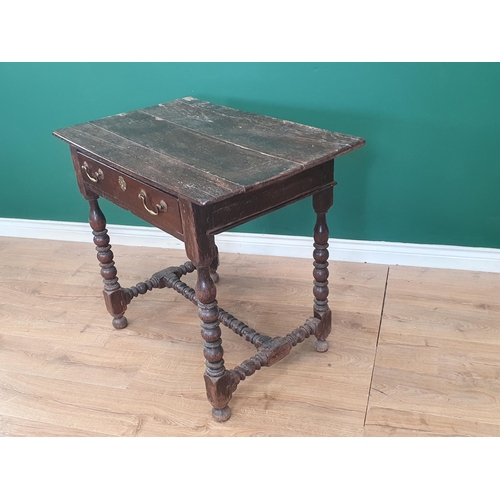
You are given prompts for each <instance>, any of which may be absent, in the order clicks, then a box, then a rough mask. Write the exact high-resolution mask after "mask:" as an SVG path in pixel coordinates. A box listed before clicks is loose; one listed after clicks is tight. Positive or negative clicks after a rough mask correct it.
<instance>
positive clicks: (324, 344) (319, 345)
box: [314, 340, 328, 352]
mask: <svg viewBox="0 0 500 500" xmlns="http://www.w3.org/2000/svg"><path fill="white" fill-rule="evenodd" d="M314 345H315V347H316V350H317V351H318V352H326V351H328V341H327V340H316V342H314Z"/></svg>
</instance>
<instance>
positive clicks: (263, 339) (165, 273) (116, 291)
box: [54, 97, 365, 422]
mask: <svg viewBox="0 0 500 500" xmlns="http://www.w3.org/2000/svg"><path fill="white" fill-rule="evenodd" d="M54 135H55V136H56V137H59V138H60V139H62V140H63V141H66V142H67V143H68V144H69V145H70V150H71V156H72V159H73V165H74V168H75V172H76V178H77V181H78V186H79V188H80V191H81V193H82V195H83V196H84V197H85V199H87V200H88V202H89V204H90V216H89V222H90V226H91V228H92V232H93V235H94V243H95V245H96V250H97V259H98V261H99V265H100V268H101V275H102V278H103V281H104V292H103V293H104V300H105V303H106V307H107V309H108V311H109V313H110V314H111V316H113V326H114V327H115V328H117V329H119V328H125V327H126V326H127V320H126V318H125V316H124V313H125V310H126V309H127V306H128V304H129V303H130V302H131V301H132V299H133V298H134V297H137V296H138V295H139V294H144V293H146V292H148V291H150V290H152V289H153V288H165V287H167V288H172V289H174V290H175V291H176V292H178V293H180V294H181V295H183V296H184V297H185V298H187V299H189V300H190V301H192V302H193V303H194V304H195V305H196V306H197V307H198V315H199V318H200V320H201V336H202V338H203V345H204V351H203V352H204V355H205V360H206V371H205V384H206V389H207V397H208V400H209V401H210V403H211V404H212V407H213V408H212V414H213V417H214V418H215V420H217V421H220V422H222V421H224V420H227V419H228V418H229V417H230V415H231V411H230V409H229V406H228V403H229V401H230V399H231V396H232V394H233V392H234V391H235V390H236V388H237V386H238V384H239V383H240V382H241V381H242V380H245V378H246V377H248V376H250V375H252V374H253V373H255V371H256V370H259V369H260V368H261V367H262V366H266V367H267V366H271V365H273V364H274V363H276V362H277V361H280V360H281V359H283V358H284V357H285V356H287V355H288V354H289V353H290V350H291V348H292V347H293V346H295V345H297V344H298V343H300V342H303V341H304V340H305V339H306V338H307V337H309V336H311V335H314V336H315V337H316V349H317V350H318V351H319V352H324V351H326V350H327V349H328V343H327V340H326V339H327V337H328V335H329V333H330V330H331V312H330V309H329V307H328V298H327V297H328V226H327V222H326V214H327V212H328V209H329V208H330V207H331V206H332V203H333V186H334V185H335V181H334V178H333V163H334V158H336V157H337V156H340V155H342V154H345V153H348V152H350V151H352V150H354V149H357V148H359V147H361V146H363V145H364V144H365V140H364V139H362V138H359V137H353V136H350V135H345V134H339V133H335V132H329V131H327V130H321V129H317V128H314V127H309V126H306V125H301V124H297V123H292V122H289V121H285V120H278V119H275V118H270V117H267V116H260V115H256V114H251V113H246V112H242V111H238V110H236V109H232V108H228V107H223V106H217V105H214V104H211V103H209V102H206V101H201V100H199V99H195V98H192V97H185V98H183V99H177V100H175V101H171V102H167V103H164V104H159V105H157V106H152V107H148V108H144V109H140V110H136V111H132V112H128V113H120V114H118V115H115V116H110V117H107V118H103V119H101V120H96V121H91V122H88V123H83V124H80V125H75V126H72V127H68V128H64V129H61V130H57V131H55V132H54ZM99 196H102V197H103V198H106V199H107V200H109V201H111V202H113V203H115V204H116V205H119V206H120V207H122V208H125V209H127V210H129V211H131V212H132V213H133V214H135V215H136V216H138V217H140V218H141V219H143V220H145V221H147V222H150V223H151V224H153V225H154V226H156V227H158V228H159V229H161V230H163V231H165V232H167V233H169V234H171V235H173V236H175V237H176V238H178V239H179V240H181V241H183V242H184V245H185V249H186V254H187V256H188V258H189V259H190V261H189V262H186V263H185V264H183V265H180V266H178V267H169V268H167V269H164V270H162V271H159V272H157V273H156V274H154V275H153V276H152V277H151V278H149V279H147V280H145V281H144V282H141V283H138V284H137V285H135V286H132V287H130V288H123V287H122V286H120V284H119V282H118V277H117V271H116V268H115V263H114V261H113V258H114V257H113V252H112V251H111V246H110V244H109V242H110V239H109V236H108V232H107V229H106V219H105V217H104V215H103V213H102V211H101V209H100V208H99V204H98V198H99ZM308 196H312V203H313V208H314V211H315V212H316V214H317V221H316V225H315V227H314V251H313V259H314V262H313V265H314V269H313V277H314V281H313V283H314V286H313V295H314V305H313V315H312V317H310V318H308V319H307V320H306V321H305V323H304V324H303V325H302V326H299V327H298V328H297V329H296V330H294V331H293V332H291V333H288V334H287V335H284V336H283V337H269V336H267V335H263V334H261V333H258V332H256V331H255V330H254V329H252V328H250V327H249V326H247V325H246V324H244V323H243V322H242V321H239V320H238V319H236V318H235V317H234V316H232V315H231V314H229V313H228V312H226V311H224V310H223V309H222V308H220V307H219V306H218V304H217V300H216V286H215V283H217V282H218V279H219V277H218V274H217V267H218V264H219V259H218V250H217V246H216V244H215V240H214V235H216V234H218V233H221V232H223V231H225V230H227V229H230V228H233V227H236V226H238V225H240V224H242V223H244V222H247V221H249V220H251V219H254V218H256V217H259V216H261V215H264V214H267V213H269V212H271V211H273V210H277V209H279V208H281V207H284V206H286V205H289V204H290V203H293V202H295V201H297V200H300V199H303V198H306V197H308ZM194 270H196V271H197V283H196V289H192V288H191V287H189V286H188V285H187V284H186V283H184V282H183V281H182V280H181V277H182V276H183V275H185V274H187V273H190V272H193V271H194ZM220 323H222V324H223V325H225V326H226V327H228V328H229V329H230V330H233V331H234V332H235V333H236V334H238V335H240V336H241V337H243V338H244V339H245V340H247V341H248V342H250V343H252V344H253V345H254V346H255V348H256V350H257V352H256V354H255V356H252V357H251V358H250V359H247V360H245V361H243V362H242V363H241V364H240V365H239V366H236V367H235V368H233V369H231V370H229V369H227V368H226V367H225V366H224V359H223V349H222V341H221V330H220V327H219V325H220Z"/></svg>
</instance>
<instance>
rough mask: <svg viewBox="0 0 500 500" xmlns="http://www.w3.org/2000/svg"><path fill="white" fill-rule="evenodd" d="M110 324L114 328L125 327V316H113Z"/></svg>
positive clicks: (126, 323)
mask: <svg viewBox="0 0 500 500" xmlns="http://www.w3.org/2000/svg"><path fill="white" fill-rule="evenodd" d="M112 324H113V326H114V327H115V329H116V330H121V329H122V328H126V327H127V325H128V321H127V318H126V317H125V316H120V317H118V318H113V321H112Z"/></svg>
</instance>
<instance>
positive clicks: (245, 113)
mask: <svg viewBox="0 0 500 500" xmlns="http://www.w3.org/2000/svg"><path fill="white" fill-rule="evenodd" d="M176 101H184V102H185V103H186V104H188V105H190V104H196V103H202V104H209V105H210V106H213V107H214V108H217V109H213V108H211V109H210V111H211V112H213V113H215V114H220V115H223V116H226V117H228V118H232V117H231V115H229V114H227V113H223V110H230V111H236V112H238V113H240V118H247V117H250V116H251V117H261V118H267V119H270V120H274V121H276V122H279V123H288V124H290V125H295V126H297V125H298V126H300V127H304V128H307V129H310V130H314V131H317V132H327V133H329V134H332V135H336V136H338V137H339V138H340V137H345V138H350V139H353V140H354V142H358V140H361V141H364V142H366V141H365V140H364V139H363V138H362V137H359V136H355V135H351V134H344V133H342V132H335V131H333V130H328V129H325V128H319V127H314V126H312V125H307V124H305V123H300V122H296V121H291V120H285V119H283V118H276V117H275V116H270V115H263V114H258V113H252V112H251V111H243V110H241V109H237V108H231V107H229V106H223V105H221V104H214V103H212V102H209V101H204V100H202V99H198V98H197V97H191V96H188V97H182V98H179V99H174V100H173V101H167V102H163V103H160V104H157V106H162V107H165V105H166V104H170V103H174V102H176ZM154 107H156V106H150V107H149V108H144V109H151V108H154ZM141 111H142V110H141Z"/></svg>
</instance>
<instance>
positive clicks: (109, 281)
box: [88, 196, 127, 330]
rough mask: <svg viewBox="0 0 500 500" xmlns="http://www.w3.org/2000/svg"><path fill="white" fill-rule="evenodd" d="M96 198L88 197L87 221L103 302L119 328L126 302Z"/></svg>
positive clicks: (125, 324)
mask: <svg viewBox="0 0 500 500" xmlns="http://www.w3.org/2000/svg"><path fill="white" fill-rule="evenodd" d="M97 198H98V197H97V196H96V197H95V198H90V199H88V202H89V204H90V215H89V223H90V227H91V228H92V234H93V235H94V243H95V245H96V250H97V260H98V261H99V266H100V267H101V276H102V279H103V282H104V290H103V295H104V302H105V303H106V308H107V310H108V312H109V313H110V314H111V316H113V322H112V323H113V326H114V327H115V328H116V329H117V330H119V329H121V328H125V327H126V326H127V318H125V316H124V315H123V313H124V312H125V310H126V309H127V304H126V302H125V297H124V294H123V291H122V289H121V287H120V284H119V283H118V278H117V276H116V267H115V263H114V261H113V252H112V251H111V245H110V244H109V236H108V230H107V229H106V218H105V217H104V214H103V213H102V211H101V209H100V207H99V204H98V202H97Z"/></svg>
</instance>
